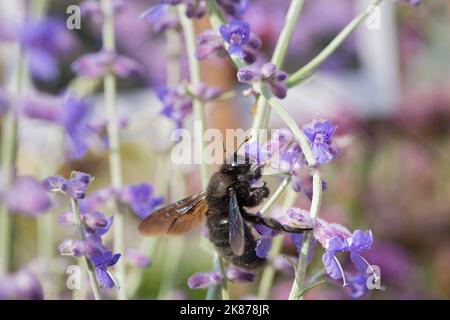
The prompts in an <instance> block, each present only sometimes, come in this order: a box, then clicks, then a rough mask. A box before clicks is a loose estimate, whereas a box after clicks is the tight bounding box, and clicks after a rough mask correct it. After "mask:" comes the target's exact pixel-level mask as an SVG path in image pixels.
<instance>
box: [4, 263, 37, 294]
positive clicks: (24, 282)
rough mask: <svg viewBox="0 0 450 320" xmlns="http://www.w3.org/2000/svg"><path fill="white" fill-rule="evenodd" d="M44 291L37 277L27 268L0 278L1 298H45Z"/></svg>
mask: <svg viewBox="0 0 450 320" xmlns="http://www.w3.org/2000/svg"><path fill="white" fill-rule="evenodd" d="M43 299H44V291H43V290H42V286H41V284H40V282H39V280H38V279H37V277H36V276H35V275H34V274H33V273H31V272H29V271H26V270H20V271H17V272H16V273H13V274H8V275H6V276H4V277H3V278H1V279H0V300H43Z"/></svg>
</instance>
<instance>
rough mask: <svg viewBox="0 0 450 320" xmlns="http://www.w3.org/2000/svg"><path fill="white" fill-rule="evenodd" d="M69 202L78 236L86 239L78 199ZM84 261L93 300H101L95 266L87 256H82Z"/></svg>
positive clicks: (82, 239)
mask: <svg viewBox="0 0 450 320" xmlns="http://www.w3.org/2000/svg"><path fill="white" fill-rule="evenodd" d="M70 204H71V208H72V213H73V215H74V216H75V222H76V227H77V231H78V236H79V237H80V240H81V241H83V242H84V241H86V231H85V230H84V225H83V222H82V221H81V215H80V209H79V208H78V201H77V200H76V199H73V198H72V199H70ZM83 259H84V262H85V264H86V269H87V273H88V276H89V281H90V283H91V288H92V292H93V293H94V298H95V300H101V295H100V287H99V285H98V282H97V278H96V276H95V267H94V264H93V263H92V261H91V260H90V259H89V258H88V257H87V255H84V256H83Z"/></svg>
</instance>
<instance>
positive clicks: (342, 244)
mask: <svg viewBox="0 0 450 320" xmlns="http://www.w3.org/2000/svg"><path fill="white" fill-rule="evenodd" d="M288 212H289V213H288V215H289V218H290V219H292V222H293V224H294V225H295V226H301V225H302V224H303V223H304V222H305V221H308V220H309V221H311V218H310V217H308V214H307V213H306V211H304V210H300V209H297V208H292V209H289V211H288ZM313 235H314V238H315V239H316V240H317V241H318V242H319V243H320V244H321V245H322V246H323V248H324V249H325V253H324V254H323V256H322V262H323V265H324V267H325V269H326V271H327V273H328V275H329V276H330V277H331V278H332V279H335V280H337V279H342V281H343V285H344V286H347V285H348V281H347V279H346V277H345V273H344V269H343V267H342V265H341V263H340V262H339V260H338V258H337V257H336V254H337V253H339V252H350V259H351V261H352V262H353V264H354V265H355V267H356V268H357V269H358V271H359V272H360V273H362V274H366V271H367V270H368V268H369V270H372V267H371V265H370V264H369V262H367V260H366V259H364V258H363V257H362V256H361V253H362V252H363V251H366V250H368V249H370V247H371V246H372V242H373V237H372V232H371V231H370V230H369V231H361V230H355V231H354V232H353V234H352V233H350V231H349V230H348V229H347V228H345V227H344V226H342V225H339V224H337V223H328V222H326V221H324V220H322V219H320V218H318V219H316V220H315V225H314V231H313ZM372 272H373V274H374V275H375V272H374V271H373V270H372Z"/></svg>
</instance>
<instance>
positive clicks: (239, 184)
mask: <svg viewBox="0 0 450 320" xmlns="http://www.w3.org/2000/svg"><path fill="white" fill-rule="evenodd" d="M230 160H231V161H227V162H226V163H224V164H223V165H222V167H221V169H220V170H219V171H218V172H216V173H215V174H214V175H213V176H212V177H211V179H210V181H209V184H208V187H207V190H206V191H202V192H199V193H197V194H194V195H192V196H189V197H187V198H184V199H182V200H180V201H178V202H175V203H172V204H170V205H168V206H165V207H163V208H160V209H158V210H156V211H155V212H153V213H152V214H151V215H150V216H149V217H148V218H146V219H145V220H144V221H142V222H141V224H140V225H139V227H138V230H139V232H140V233H141V234H142V235H144V236H162V235H180V234H184V233H186V232H188V231H190V230H192V229H194V228H195V227H197V226H198V225H200V224H201V223H202V222H203V220H204V219H205V218H206V226H207V227H208V231H209V239H210V241H211V242H212V243H213V244H214V246H215V247H216V250H217V251H218V252H219V253H220V254H221V256H222V257H223V258H224V259H225V260H226V261H228V262H230V263H232V264H234V265H236V266H238V267H242V268H245V269H255V268H258V267H261V266H262V265H263V264H264V263H265V261H266V259H264V258H260V257H258V256H257V255H256V252H255V249H256V240H255V238H254V236H253V234H252V232H251V230H250V228H249V226H248V225H247V223H251V224H262V225H265V226H267V227H269V228H272V229H275V230H279V231H285V232H289V233H302V232H304V231H307V230H311V229H308V228H294V227H289V226H286V225H282V224H281V223H280V222H278V221H277V220H275V219H273V218H268V217H260V216H257V215H255V214H251V213H248V212H247V210H246V209H245V208H251V207H255V206H258V205H260V204H261V203H262V202H263V200H264V198H267V197H268V196H269V193H270V190H269V188H268V187H267V186H266V183H265V182H264V184H263V185H262V186H261V187H252V185H253V183H254V182H256V181H258V180H259V179H260V178H261V170H262V167H263V166H264V164H256V163H251V161H250V158H248V157H242V156H239V155H237V151H236V152H235V153H234V155H233V158H231V159H230ZM244 221H245V222H244Z"/></svg>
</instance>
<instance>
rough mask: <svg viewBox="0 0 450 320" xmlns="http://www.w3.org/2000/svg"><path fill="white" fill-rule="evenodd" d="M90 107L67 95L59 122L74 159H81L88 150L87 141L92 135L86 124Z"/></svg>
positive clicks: (80, 100)
mask: <svg viewBox="0 0 450 320" xmlns="http://www.w3.org/2000/svg"><path fill="white" fill-rule="evenodd" d="M89 108H90V105H89V104H88V103H87V102H86V101H85V100H82V99H79V98H77V97H75V96H74V95H71V94H68V95H66V97H65V99H64V103H63V110H62V112H61V115H60V119H59V122H60V124H61V125H62V126H63V127H64V129H65V132H66V135H67V137H68V140H69V148H70V152H71V155H72V157H74V158H75V159H79V158H81V157H83V155H84V154H85V153H86V151H87V150H88V145H87V139H88V138H89V136H90V134H91V133H92V132H91V131H90V130H89V128H88V125H87V124H86V118H87V115H88V112H89Z"/></svg>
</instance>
